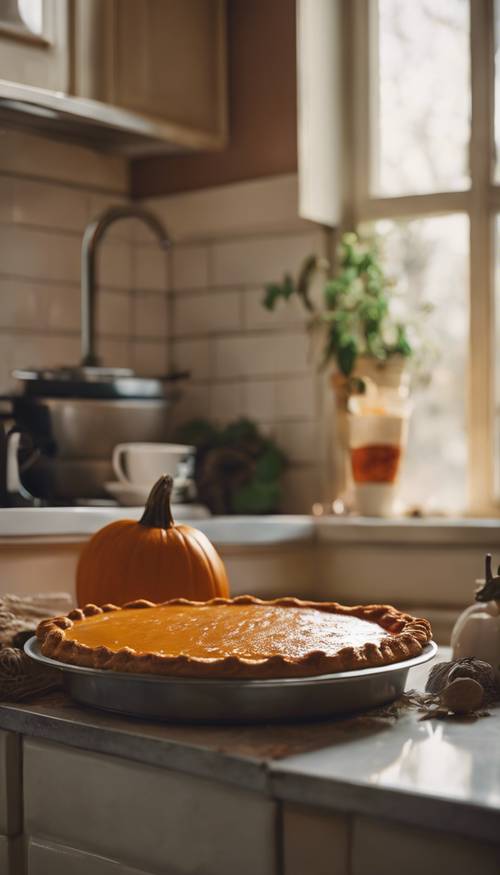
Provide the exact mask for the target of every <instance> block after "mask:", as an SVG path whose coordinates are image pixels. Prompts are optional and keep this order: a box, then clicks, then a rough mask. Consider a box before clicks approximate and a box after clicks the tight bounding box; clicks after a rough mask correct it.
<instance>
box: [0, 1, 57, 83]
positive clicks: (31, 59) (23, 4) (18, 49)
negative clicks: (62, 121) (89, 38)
mask: <svg viewBox="0 0 500 875" xmlns="http://www.w3.org/2000/svg"><path fill="white" fill-rule="evenodd" d="M68 35H69V20H68V0H0V79H6V80H8V81H9V82H15V83H17V84H20V85H30V86H35V87H37V88H45V89H48V90H49V91H62V92H66V93H67V92H68V91H69V89H70V59H69V36H68Z"/></svg>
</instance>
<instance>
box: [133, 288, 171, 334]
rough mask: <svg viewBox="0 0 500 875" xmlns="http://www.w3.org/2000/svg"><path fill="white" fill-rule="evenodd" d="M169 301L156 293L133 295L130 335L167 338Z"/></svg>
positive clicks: (136, 293) (164, 296)
mask: <svg viewBox="0 0 500 875" xmlns="http://www.w3.org/2000/svg"><path fill="white" fill-rule="evenodd" d="M168 308H169V300H168V297H167V296H166V295H162V294H158V293H157V292H153V293H149V292H135V294H134V295H133V319H132V333H133V335H134V336H135V337H162V338H166V337H167V328H168Z"/></svg>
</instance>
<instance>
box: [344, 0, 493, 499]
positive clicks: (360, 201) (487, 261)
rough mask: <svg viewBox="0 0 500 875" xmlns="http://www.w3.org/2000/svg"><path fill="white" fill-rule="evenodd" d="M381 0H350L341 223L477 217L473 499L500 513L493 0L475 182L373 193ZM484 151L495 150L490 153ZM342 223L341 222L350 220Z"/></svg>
mask: <svg viewBox="0 0 500 875" xmlns="http://www.w3.org/2000/svg"><path fill="white" fill-rule="evenodd" d="M377 6H378V2H377V0H342V18H343V20H342V36H343V40H342V44H343V61H342V63H343V72H344V77H343V78H344V82H345V83H346V89H345V100H344V123H345V135H344V155H345V162H344V164H345V168H346V171H347V172H346V174H345V176H344V179H345V189H344V194H343V205H344V209H343V217H342V229H347V228H353V227H357V226H358V225H359V224H360V223H362V222H367V221H375V220H377V219H403V218H404V219H415V218H424V217H428V216H435V215H447V214H450V213H462V214H465V215H467V216H468V218H469V227H470V238H469V244H470V252H469V314H470V315H469V319H470V321H469V349H468V366H467V371H468V373H467V389H466V426H467V434H466V438H467V448H468V464H467V496H468V502H467V508H466V511H467V512H468V513H469V514H470V515H472V516H498V515H500V503H499V499H495V487H494V482H495V477H494V474H495V471H494V418H495V417H494V412H495V385H494V349H495V336H494V331H495V318H494V315H495V310H494V297H495V289H494V228H495V219H496V215H497V213H498V214H500V185H496V184H495V182H494V168H495V129H494V92H495V36H494V30H495V29H494V0H469V10H470V67H471V139H470V145H469V167H470V180H471V181H470V187H469V188H467V189H463V190H460V191H442V192H436V193H433V194H417V195H415V194H412V195H401V196H389V197H384V196H380V195H376V196H375V195H372V194H371V193H370V172H371V168H372V166H373V160H372V159H373V148H374V147H373V142H372V130H373V124H372V122H373V118H374V113H375V112H376V106H377V95H376V85H377V76H376V75H374V65H375V64H376V49H377V45H376V39H377V30H376V27H377V21H378V16H377ZM485 155H486V156H487V160H485ZM342 229H341V230H342Z"/></svg>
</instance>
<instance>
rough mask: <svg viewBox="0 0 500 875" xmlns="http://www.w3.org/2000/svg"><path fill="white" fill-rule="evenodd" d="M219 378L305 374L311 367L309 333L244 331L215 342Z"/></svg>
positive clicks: (215, 359)
mask: <svg viewBox="0 0 500 875" xmlns="http://www.w3.org/2000/svg"><path fill="white" fill-rule="evenodd" d="M214 350H215V358H214V368H215V370H214V373H215V376H216V377H223V378H224V377H239V376H242V377H246V376H248V377H259V376H267V377H270V378H272V377H275V376H276V375H278V374H301V373H304V372H306V371H307V370H308V367H309V358H308V356H309V342H308V338H307V336H306V335H305V334H298V333H295V334H279V335H277V336H276V335H259V334H241V335H239V336H238V337H224V338H220V339H217V340H215V341H214Z"/></svg>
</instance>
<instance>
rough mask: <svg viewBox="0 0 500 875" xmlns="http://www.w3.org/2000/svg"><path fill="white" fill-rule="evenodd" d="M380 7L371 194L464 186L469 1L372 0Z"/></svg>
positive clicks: (467, 125) (466, 159)
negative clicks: (376, 116)
mask: <svg viewBox="0 0 500 875" xmlns="http://www.w3.org/2000/svg"><path fill="white" fill-rule="evenodd" d="M378 10H379V18H378V59H377V68H378V95H377V103H378V114H377V115H378V118H377V121H376V123H375V131H374V133H375V138H374V139H375V156H374V157H375V161H374V164H375V166H374V167H373V171H374V173H373V186H372V187H373V189H374V193H375V194H380V195H405V194H423V193H430V192H436V191H456V190H460V189H462V188H465V187H467V186H468V184H469V173H468V143H469V129H470V58H469V31H470V24H469V4H468V2H467V0H418V2H413V0H410V2H409V0H378ZM377 122H378V123H377Z"/></svg>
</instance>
